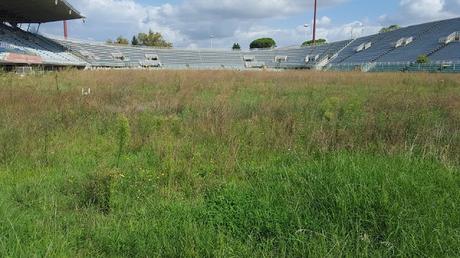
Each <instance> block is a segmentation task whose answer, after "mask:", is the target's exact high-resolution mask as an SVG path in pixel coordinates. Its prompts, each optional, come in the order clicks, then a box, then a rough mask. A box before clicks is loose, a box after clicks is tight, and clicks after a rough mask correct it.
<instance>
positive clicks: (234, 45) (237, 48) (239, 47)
mask: <svg viewBox="0 0 460 258" xmlns="http://www.w3.org/2000/svg"><path fill="white" fill-rule="evenodd" d="M232 50H241V46H240V44H239V43H233V46H232Z"/></svg>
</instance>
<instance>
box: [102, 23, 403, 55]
mask: <svg viewBox="0 0 460 258" xmlns="http://www.w3.org/2000/svg"><path fill="white" fill-rule="evenodd" d="M400 28H401V27H400V26H399V25H391V26H389V27H385V28H382V29H381V30H380V33H386V32H390V31H394V30H398V29H400ZM107 43H110V44H121V45H130V44H131V45H132V46H149V47H164V48H172V46H173V44H172V43H171V42H168V41H166V40H165V39H164V38H163V36H162V35H161V33H159V32H153V31H152V30H149V32H148V33H142V32H141V33H138V34H137V35H134V36H133V37H132V39H131V41H129V40H128V39H127V38H124V37H123V36H119V37H118V38H116V39H115V40H111V39H109V40H107ZM322 44H327V41H326V39H317V40H315V41H313V40H308V41H305V42H303V43H302V44H301V47H308V46H314V45H322ZM275 47H276V41H275V40H274V39H272V38H259V39H256V40H254V41H252V42H251V43H250V44H249V48H250V49H270V48H275ZM232 49H233V50H234V51H238V50H241V46H240V44H239V43H233V46H232Z"/></svg>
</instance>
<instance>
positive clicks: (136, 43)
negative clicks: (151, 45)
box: [131, 36, 139, 46]
mask: <svg viewBox="0 0 460 258" xmlns="http://www.w3.org/2000/svg"><path fill="white" fill-rule="evenodd" d="M131 45H133V46H137V45H139V40H137V37H136V36H133V39H132V40H131Z"/></svg>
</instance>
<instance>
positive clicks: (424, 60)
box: [417, 55, 430, 64]
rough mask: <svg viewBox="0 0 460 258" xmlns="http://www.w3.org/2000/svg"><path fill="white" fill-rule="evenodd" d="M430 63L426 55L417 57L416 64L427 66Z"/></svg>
mask: <svg viewBox="0 0 460 258" xmlns="http://www.w3.org/2000/svg"><path fill="white" fill-rule="evenodd" d="M429 62H430V58H428V56H427V55H419V56H418V57H417V64H427V63H429Z"/></svg>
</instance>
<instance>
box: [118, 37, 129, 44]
mask: <svg viewBox="0 0 460 258" xmlns="http://www.w3.org/2000/svg"><path fill="white" fill-rule="evenodd" d="M115 43H116V44H120V45H128V44H129V41H128V39H126V38H124V37H122V36H119V37H118V38H117V39H116V40H115Z"/></svg>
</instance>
